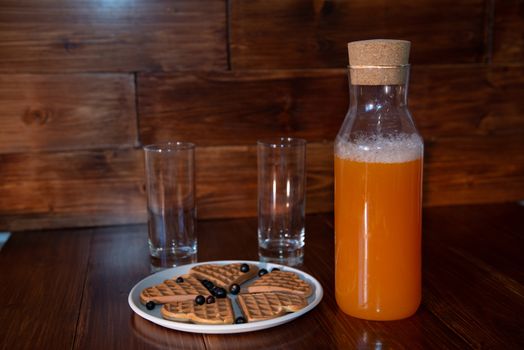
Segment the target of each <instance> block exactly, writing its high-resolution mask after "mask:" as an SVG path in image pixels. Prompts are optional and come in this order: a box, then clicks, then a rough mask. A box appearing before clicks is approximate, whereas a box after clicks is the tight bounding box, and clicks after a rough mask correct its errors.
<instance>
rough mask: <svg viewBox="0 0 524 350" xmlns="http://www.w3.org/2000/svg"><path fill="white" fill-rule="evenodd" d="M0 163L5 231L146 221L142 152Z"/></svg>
mask: <svg viewBox="0 0 524 350" xmlns="http://www.w3.org/2000/svg"><path fill="white" fill-rule="evenodd" d="M0 163H1V164H2V167H0V196H1V197H2V201H0V213H1V216H0V227H1V228H2V229H6V230H20V229H30V228H32V229H38V228H44V227H60V226H62V227H63V226H93V225H109V224H119V223H120V224H122V223H137V222H144V221H145V220H146V217H145V205H146V204H145V203H146V202H145V191H144V186H143V181H144V175H143V172H144V168H143V156H142V154H141V152H137V151H135V150H108V151H77V152H54V153H23V154H6V155H0Z"/></svg>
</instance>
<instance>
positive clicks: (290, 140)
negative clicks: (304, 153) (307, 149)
mask: <svg viewBox="0 0 524 350" xmlns="http://www.w3.org/2000/svg"><path fill="white" fill-rule="evenodd" d="M306 143H307V141H306V140H305V139H300V138H295V137H273V138H268V139H261V140H258V141H257V145H259V146H264V147H270V148H287V147H290V148H291V147H302V146H305V145H306Z"/></svg>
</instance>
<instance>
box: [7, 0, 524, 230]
mask: <svg viewBox="0 0 524 350" xmlns="http://www.w3.org/2000/svg"><path fill="white" fill-rule="evenodd" d="M522 33H524V3H523V2H522V1H521V0H464V1H459V2H457V1H448V0H420V1H416V2H413V1H409V0H399V1H395V2H385V1H379V0H351V1H344V0H196V1H195V0H155V1H151V0H136V1H133V2H131V3H130V2H125V1H107V2H106V1H96V2H91V1H88V2H86V1H76V0H58V1H56V0H53V1H51V0H38V1H37V0H3V1H0V229H1V230H24V229H33V228H48V227H65V226H85V225H90V226H91V225H108V224H120V223H137V222H144V221H145V220H146V216H145V193H144V175H143V173H144V169H143V155H142V151H141V148H140V147H141V146H142V145H143V144H148V143H152V142H158V141H165V140H175V139H176V140H184V141H193V142H195V143H197V145H198V150H197V187H198V206H199V210H198V213H199V217H200V218H217V217H240V216H249V215H255V211H256V149H255V147H254V145H255V142H256V140H257V139H258V138H263V137H268V136H274V135H288V136H296V137H303V138H306V139H307V140H308V141H309V146H308V193H307V210H308V211H309V212H325V211H330V210H332V186H333V179H332V166H333V163H332V140H333V139H334V137H335V135H336V133H337V131H338V128H339V126H340V124H341V123H342V120H343V118H344V115H345V112H346V110H347V106H348V86H347V77H346V70H345V66H346V65H347V54H346V43H347V42H348V41H352V40H360V39H370V38H381V37H386V38H399V39H407V40H411V41H412V43H413V45H412V47H413V48H412V58H411V62H412V65H413V69H412V77H411V82H412V84H411V88H410V106H411V110H412V112H413V114H414V116H415V119H416V122H417V124H418V127H419V129H420V130H421V132H422V134H423V136H424V138H425V141H426V154H425V157H426V158H425V159H426V164H425V184H424V189H425V191H424V202H425V204H426V205H447V204H462V203H484V202H505V201H515V200H520V199H524V36H523V35H522Z"/></svg>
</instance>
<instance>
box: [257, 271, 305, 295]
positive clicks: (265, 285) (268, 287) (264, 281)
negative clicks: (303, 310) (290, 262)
mask: <svg viewBox="0 0 524 350" xmlns="http://www.w3.org/2000/svg"><path fill="white" fill-rule="evenodd" d="M247 291H248V292H249V293H265V292H287V293H291V294H297V295H300V296H303V297H305V298H307V297H309V296H310V295H311V294H312V293H313V289H312V288H311V286H310V285H309V283H307V282H306V281H304V280H302V279H300V277H299V276H298V275H297V274H296V273H294V272H288V271H273V272H271V273H268V274H265V275H264V276H262V277H261V278H259V279H258V280H256V281H255V282H254V283H253V284H252V285H250V286H249V287H247Z"/></svg>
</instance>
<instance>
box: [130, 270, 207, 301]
mask: <svg viewBox="0 0 524 350" xmlns="http://www.w3.org/2000/svg"><path fill="white" fill-rule="evenodd" d="M181 277H182V278H183V279H184V281H183V282H176V280H175V279H169V280H165V281H164V283H161V284H157V285H156V286H152V287H149V288H146V289H144V290H143V291H142V292H141V293H140V302H142V304H146V303H147V302H149V301H152V302H154V303H155V304H164V303H169V302H174V301H182V300H194V299H195V297H196V296H198V295H204V296H208V295H211V294H210V293H209V291H208V290H207V289H206V288H205V287H204V286H203V285H202V283H200V281H199V280H197V279H196V278H195V277H193V276H190V275H185V276H181Z"/></svg>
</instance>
